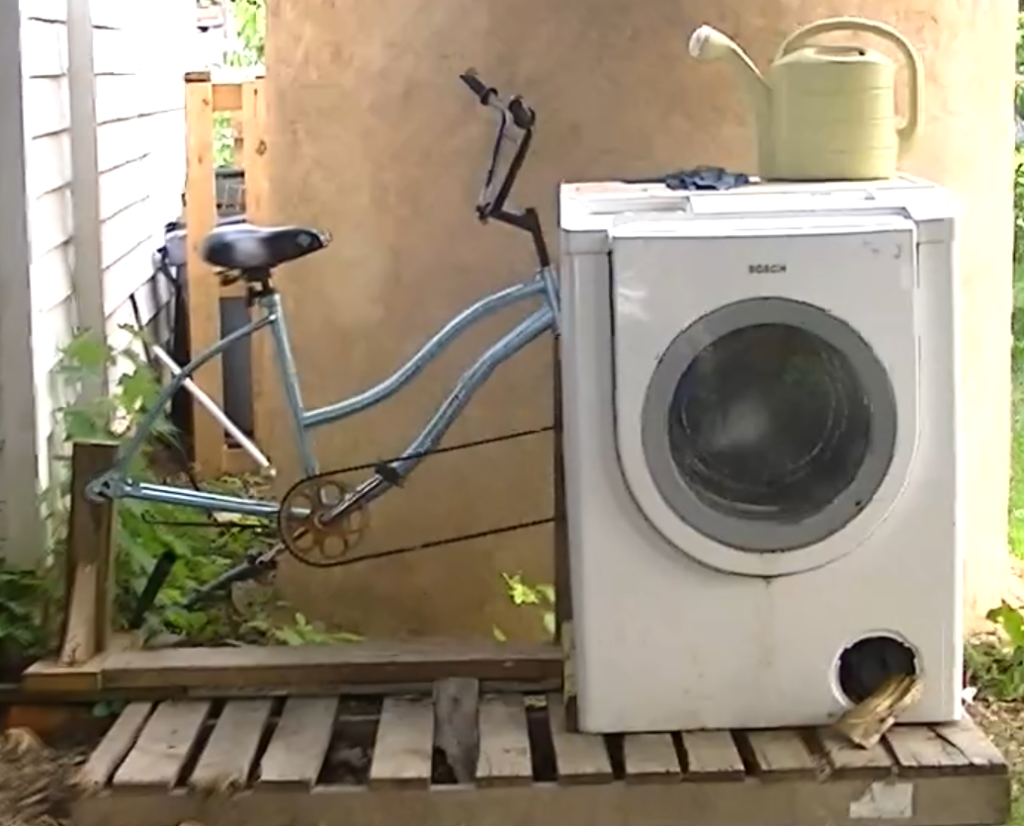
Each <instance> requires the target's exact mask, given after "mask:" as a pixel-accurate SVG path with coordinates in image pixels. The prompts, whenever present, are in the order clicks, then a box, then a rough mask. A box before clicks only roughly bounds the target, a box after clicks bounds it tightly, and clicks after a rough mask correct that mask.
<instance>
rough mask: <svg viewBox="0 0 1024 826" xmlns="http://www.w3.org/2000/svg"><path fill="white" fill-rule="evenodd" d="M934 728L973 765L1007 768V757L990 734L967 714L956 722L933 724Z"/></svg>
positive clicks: (998, 768)
mask: <svg viewBox="0 0 1024 826" xmlns="http://www.w3.org/2000/svg"><path fill="white" fill-rule="evenodd" d="M932 730H933V731H934V732H935V733H936V734H937V735H938V736H939V737H940V738H941V739H943V740H945V741H946V742H947V743H949V744H950V745H951V746H953V747H955V748H956V749H958V750H959V751H960V753H961V754H962V755H963V756H964V757H966V758H967V760H968V761H969V762H970V764H971V765H972V766H978V767H984V768H992V769H994V770H996V771H1005V770H1007V765H1006V758H1005V757H1003V754H1002V752H1000V751H999V749H998V748H996V745H995V743H993V742H992V741H991V740H990V739H989V738H988V735H986V734H985V732H983V731H982V730H981V729H980V728H978V725H977V724H976V723H975V722H974V721H973V720H972V719H971V718H970V717H968V716H967V715H964V717H963V719H961V720H959V721H958V722H955V723H944V724H942V725H939V726H933V727H932Z"/></svg>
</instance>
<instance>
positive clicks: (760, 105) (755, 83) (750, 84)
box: [689, 25, 772, 177]
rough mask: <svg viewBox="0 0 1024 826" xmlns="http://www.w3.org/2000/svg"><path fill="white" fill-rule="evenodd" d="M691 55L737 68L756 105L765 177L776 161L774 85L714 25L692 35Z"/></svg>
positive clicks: (760, 158)
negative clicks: (773, 137) (773, 126)
mask: <svg viewBox="0 0 1024 826" xmlns="http://www.w3.org/2000/svg"><path fill="white" fill-rule="evenodd" d="M689 50H690V56H691V57H693V58H696V59H697V60H727V61H729V63H730V64H731V65H732V66H734V67H735V68H736V71H737V72H738V73H739V75H740V77H741V78H742V79H743V83H744V84H745V85H746V88H747V93H748V94H749V95H750V98H751V102H752V103H753V106H754V118H755V128H756V130H757V152H758V168H759V170H760V172H761V175H762V177H763V176H764V175H765V173H766V172H767V170H768V169H770V168H771V165H772V151H771V135H772V124H771V111H772V101H771V87H770V86H769V85H768V83H767V82H766V81H765V79H764V77H763V76H762V75H761V73H760V72H759V71H758V69H757V67H756V66H755V65H754V63H753V61H752V60H751V59H750V58H749V57H747V54H746V52H744V51H743V49H741V48H740V47H739V46H738V45H736V43H735V42H734V41H733V40H732V39H731V38H729V37H727V36H726V35H724V34H722V32H720V31H718V29H715V28H713V27H711V26H707V25H704V26H700V27H698V28H697V29H695V30H694V32H693V34H692V35H690V45H689Z"/></svg>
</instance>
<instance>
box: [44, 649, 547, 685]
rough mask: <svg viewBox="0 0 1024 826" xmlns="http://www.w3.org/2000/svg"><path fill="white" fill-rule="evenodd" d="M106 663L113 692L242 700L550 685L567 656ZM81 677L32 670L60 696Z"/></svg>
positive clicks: (211, 652)
mask: <svg viewBox="0 0 1024 826" xmlns="http://www.w3.org/2000/svg"><path fill="white" fill-rule="evenodd" d="M99 665H100V667H101V671H100V678H101V680H102V685H103V687H104V689H106V690H108V691H122V690H128V689H132V690H144V689H159V690H161V691H164V692H168V693H172V692H176V691H192V690H201V691H204V692H211V691H226V690H228V689H230V690H232V691H237V692H238V696H241V695H242V694H245V693H248V694H249V695H250V696H260V695H263V694H265V693H266V692H267V691H271V690H273V691H281V692H286V691H289V690H294V689H302V690H305V691H307V692H309V691H319V690H321V688H322V687H323V688H330V689H331V690H334V689H335V688H341V687H346V686H361V685H373V686H376V687H378V688H383V687H386V686H388V685H395V686H402V685H432V684H433V683H434V682H435V681H436V680H439V679H444V678H446V677H473V678H476V679H479V680H481V681H494V682H501V683H519V684H521V687H522V686H525V685H533V684H538V685H545V686H548V687H549V686H550V684H551V683H552V682H555V683H557V682H558V681H559V680H560V678H561V674H562V656H561V652H560V651H559V650H558V649H557V648H556V647H555V646H553V645H520V644H511V643H506V644H498V643H490V642H486V641H481V642H477V641H472V642H471V641H464V642H460V641H453V640H433V641H432V640H415V641H401V642H392V643H388V642H365V643H352V644H344V645H310V646H302V647H293V646H273V647H266V648H264V647H260V646H245V647H240V648H168V649H163V650H152V651H116V652H113V651H112V652H110V653H108V654H106V655H104V658H103V661H102V663H99ZM76 673H77V671H76V669H67V668H61V667H60V666H58V665H56V664H53V663H41V664H39V665H38V666H37V667H33V668H32V669H30V671H29V675H30V676H31V686H32V689H33V690H34V691H39V692H44V691H46V689H47V684H48V681H52V685H54V686H55V688H57V689H58V690H59V689H60V688H62V687H63V688H66V683H65V684H64V685H63V686H61V682H60V681H61V679H62V678H67V677H68V676H69V675H75V674H76ZM90 679H91V680H93V681H95V677H92V678H90ZM90 684H91V683H90ZM26 685H28V681H26ZM405 693H408V692H407V691H406V692H405Z"/></svg>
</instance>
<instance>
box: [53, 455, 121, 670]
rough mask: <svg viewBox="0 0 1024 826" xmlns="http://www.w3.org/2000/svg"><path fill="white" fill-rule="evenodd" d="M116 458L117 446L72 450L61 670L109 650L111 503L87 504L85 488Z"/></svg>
mask: <svg viewBox="0 0 1024 826" xmlns="http://www.w3.org/2000/svg"><path fill="white" fill-rule="evenodd" d="M116 456H117V445H116V444H115V443H111V442H76V443H75V444H74V446H73V447H72V451H71V518H70V521H69V524H68V537H67V548H66V550H65V553H66V556H67V558H66V560H65V568H66V582H65V603H64V604H65V614H64V633H63V634H62V640H61V650H60V663H61V665H82V664H83V663H85V662H87V661H88V660H90V659H92V658H93V657H95V656H96V655H97V654H101V653H103V652H104V651H105V650H106V649H107V648H108V647H109V646H110V640H111V636H112V634H113V606H114V562H115V558H114V548H113V529H114V503H113V502H93V501H92V500H91V499H89V498H88V497H87V496H86V495H85V488H86V485H88V484H89V482H90V481H92V480H93V479H95V478H96V477H97V476H98V475H99V474H100V473H103V472H104V471H106V470H109V469H110V468H111V467H112V466H113V464H114V460H115V458H116Z"/></svg>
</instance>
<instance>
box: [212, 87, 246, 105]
mask: <svg viewBox="0 0 1024 826" xmlns="http://www.w3.org/2000/svg"><path fill="white" fill-rule="evenodd" d="M241 108H242V84H241V83H214V84H213V111H214V112H237V111H238V110H239V109H241Z"/></svg>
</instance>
